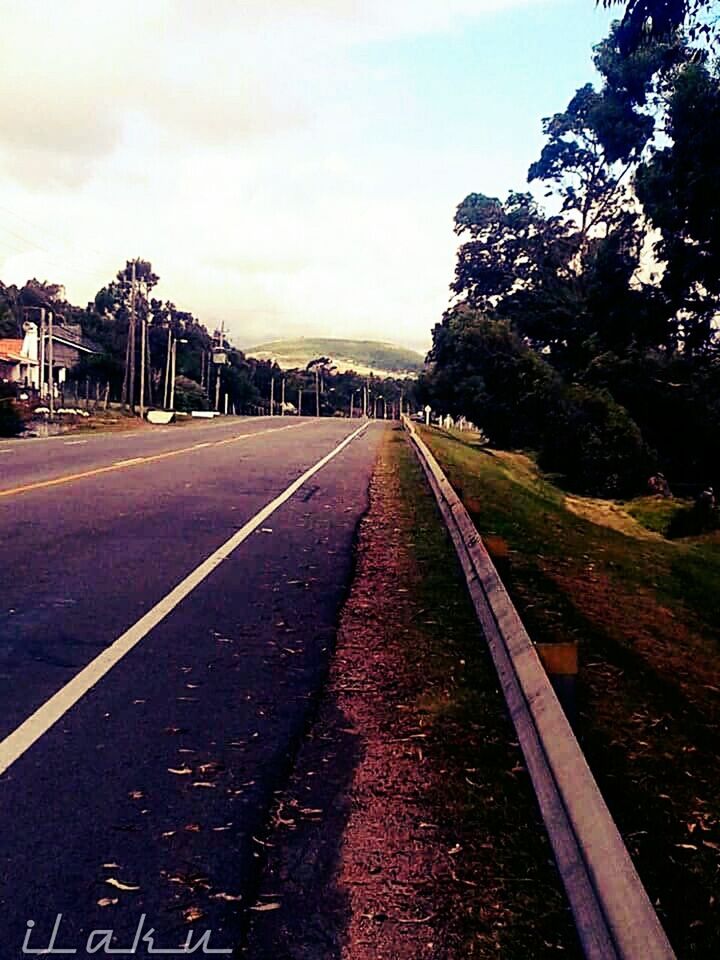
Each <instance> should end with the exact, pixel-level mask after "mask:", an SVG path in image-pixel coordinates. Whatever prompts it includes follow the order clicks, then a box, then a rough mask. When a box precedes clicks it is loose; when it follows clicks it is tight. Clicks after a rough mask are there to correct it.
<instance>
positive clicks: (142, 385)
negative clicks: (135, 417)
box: [140, 311, 147, 420]
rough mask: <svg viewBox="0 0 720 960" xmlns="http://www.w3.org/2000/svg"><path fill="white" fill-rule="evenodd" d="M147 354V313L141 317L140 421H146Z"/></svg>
mask: <svg viewBox="0 0 720 960" xmlns="http://www.w3.org/2000/svg"><path fill="white" fill-rule="evenodd" d="M146 353H147V324H146V323H145V311H143V315H142V316H141V317H140V419H141V420H144V419H145V355H146Z"/></svg>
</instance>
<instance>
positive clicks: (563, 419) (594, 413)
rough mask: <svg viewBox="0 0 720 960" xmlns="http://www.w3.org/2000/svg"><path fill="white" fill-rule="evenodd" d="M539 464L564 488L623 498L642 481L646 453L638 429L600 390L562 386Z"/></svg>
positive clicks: (648, 465) (648, 468)
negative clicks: (559, 476)
mask: <svg viewBox="0 0 720 960" xmlns="http://www.w3.org/2000/svg"><path fill="white" fill-rule="evenodd" d="M551 426H552V429H548V430H546V432H545V438H544V442H543V445H542V449H541V453H540V458H539V463H540V466H541V467H542V468H543V469H545V470H549V471H552V472H557V473H560V474H562V476H563V478H564V482H565V484H566V486H568V487H569V488H571V489H573V490H576V491H577V492H579V493H586V494H591V495H594V496H601V497H607V496H616V497H617V496H627V495H631V494H632V493H635V492H637V491H638V490H639V489H642V487H643V486H644V484H645V481H646V479H647V476H648V474H649V472H650V471H651V469H652V457H651V455H650V453H649V451H648V449H647V447H646V445H645V442H644V441H643V438H642V434H641V433H640V428H639V427H638V425H637V424H636V423H635V421H634V420H633V419H632V418H631V417H630V415H629V413H628V412H627V410H626V409H625V408H624V407H621V406H620V405H619V404H617V403H616V402H615V401H614V400H613V398H612V397H611V396H610V394H609V393H607V392H606V391H604V390H593V389H589V388H587V387H580V386H571V387H567V388H566V389H565V390H564V391H563V392H562V394H561V396H560V397H559V400H558V403H557V406H556V409H555V410H554V411H553V412H552V423H551Z"/></svg>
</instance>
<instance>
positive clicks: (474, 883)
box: [384, 433, 579, 960]
mask: <svg viewBox="0 0 720 960" xmlns="http://www.w3.org/2000/svg"><path fill="white" fill-rule="evenodd" d="M384 455H385V456H386V457H387V459H388V461H389V464H390V467H391V469H392V470H393V472H394V473H395V474H396V475H397V479H398V489H397V493H398V498H397V509H398V514H399V518H400V519H401V522H402V526H403V529H404V531H405V532H406V536H407V537H409V538H410V539H409V542H408V547H409V549H410V553H411V556H412V562H413V575H412V576H411V591H410V601H411V603H410V609H409V610H408V614H409V615H410V616H412V618H413V621H414V623H415V624H416V626H418V627H419V630H420V633H421V640H420V641H418V639H417V638H414V639H413V644H412V646H408V647H407V648H406V657H407V658H408V661H409V662H408V669H409V670H410V671H412V670H413V669H414V670H417V669H418V668H420V669H422V671H423V683H422V686H423V689H422V692H421V693H420V694H419V696H418V698H417V701H416V703H417V707H418V708H419V710H420V711H421V712H422V713H423V714H424V715H425V723H426V724H427V725H428V728H429V731H430V739H429V740H428V747H427V750H428V752H429V758H430V760H431V761H432V764H433V767H434V769H435V770H436V771H437V776H436V777H434V778H433V779H432V780H431V781H430V790H431V799H432V803H433V805H434V807H435V810H436V811H437V814H436V815H437V817H438V818H439V820H440V822H441V825H442V826H443V828H444V829H445V831H446V832H447V835H448V837H453V838H455V843H456V845H457V847H458V849H457V856H456V863H455V870H454V871H453V874H454V875H453V881H454V883H453V884H450V886H449V887H448V888H447V889H446V895H447V898H448V910H449V912H450V914H451V915H452V917H453V920H454V928H455V931H456V934H455V940H456V943H455V949H456V951H457V952H456V954H453V955H457V956H468V957H486V956H488V957H489V956H500V957H503V958H518V960H526V958H528V957H533V958H543V957H550V956H557V955H558V953H562V955H564V956H579V947H578V946H577V942H576V938H575V933H574V930H573V927H572V922H571V919H570V915H569V910H568V908H567V906H566V902H565V898H564V894H563V892H562V887H561V884H560V880H559V877H558V875H557V873H556V870H555V866H554V862H553V858H552V852H551V850H550V846H549V843H548V841H547V838H546V836H545V831H544V827H543V825H542V822H541V820H540V816H539V813H538V811H537V808H536V803H535V798H534V795H533V792H532V787H531V784H530V781H529V778H528V776H527V774H526V772H525V769H524V766H523V763H522V755H521V753H520V749H519V746H518V744H517V742H516V741H515V732H514V729H513V727H512V724H511V723H510V720H509V718H508V717H507V716H506V713H505V705H504V700H503V698H502V694H501V693H500V691H499V688H498V682H497V676H496V673H495V668H494V666H493V663H492V660H491V658H490V654H489V651H488V649H487V647H486V646H485V644H484V641H483V639H482V636H481V634H480V630H479V627H478V624H477V620H476V616H475V611H474V609H473V607H472V604H471V602H470V598H469V595H468V594H467V590H466V588H465V584H464V578H463V574H462V571H461V569H460V565H459V562H458V560H457V556H456V554H455V550H454V547H453V545H452V542H451V540H450V537H449V534H448V533H447V530H446V529H445V526H444V523H443V521H442V518H441V516H440V513H439V511H438V508H437V506H436V504H435V501H434V498H433V495H432V493H431V492H430V490H429V488H428V486H427V483H426V480H425V477H424V474H423V473H422V469H421V467H420V465H419V463H418V462H417V459H416V457H415V455H414V454H413V452H412V450H411V449H410V448H409V446H408V444H407V443H406V442H405V441H404V438H402V437H401V436H400V435H399V433H394V434H393V435H392V440H391V441H390V442H389V444H388V447H387V450H386V453H385V454H384Z"/></svg>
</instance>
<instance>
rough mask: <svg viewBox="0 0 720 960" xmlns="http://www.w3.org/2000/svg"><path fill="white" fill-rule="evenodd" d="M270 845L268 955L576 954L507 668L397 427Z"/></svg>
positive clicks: (256, 937)
mask: <svg viewBox="0 0 720 960" xmlns="http://www.w3.org/2000/svg"><path fill="white" fill-rule="evenodd" d="M265 844H266V846H264V847H263V850H264V853H265V855H266V864H265V870H264V874H263V881H262V885H261V888H260V891H259V895H258V898H257V902H256V904H255V907H254V910H253V921H252V923H251V929H250V935H249V942H248V945H247V955H248V956H252V957H253V958H255V960H264V958H267V960H270V958H273V960H301V958H302V960H308V958H311V957H312V958H319V957H323V958H330V957H337V958H343V960H369V958H379V957H387V958H393V960H404V958H423V957H428V958H429V957H443V958H456V957H457V958H460V957H468V956H472V957H490V956H493V957H497V956H502V957H504V958H505V957H510V958H512V957H518V958H520V957H522V958H526V957H527V956H533V957H537V958H542V957H546V956H556V955H557V953H558V952H559V951H562V952H563V955H564V956H566V957H567V956H576V955H578V954H577V950H578V948H577V946H576V943H575V938H574V934H573V931H572V925H571V923H570V919H569V914H568V911H567V908H566V906H565V902H564V898H563V895H562V893H561V890H560V884H559V880H558V879H557V876H556V874H555V870H554V866H553V865H552V862H551V861H552V858H551V853H550V850H549V846H548V844H547V841H546V840H545V836H544V833H543V828H542V826H541V823H540V820H539V815H538V814H537V811H536V808H535V803H534V799H533V797H532V792H531V789H530V785H529V781H528V778H527V776H526V774H525V771H524V768H523V766H522V760H521V755H520V752H519V748H518V746H517V744H516V743H515V740H514V733H513V730H512V727H511V725H510V723H509V720H508V719H507V718H506V716H505V714H504V707H503V702H502V698H501V696H500V694H499V692H498V690H497V685H496V680H495V675H494V672H493V667H492V663H491V661H490V658H489V655H488V654H487V652H486V650H485V648H484V645H483V642H482V639H481V637H480V636H479V632H478V628H477V625H476V622H475V619H474V613H473V611H472V607H471V605H470V602H469V598H468V597H467V595H466V592H465V589H464V586H463V584H462V581H461V578H460V572H459V567H458V564H457V561H456V558H455V556H454V553H453V552H452V547H451V544H450V542H449V538H448V536H447V534H446V533H445V531H444V529H443V528H442V526H441V522H440V519H439V515H438V513H437V511H436V508H435V505H434V502H433V501H432V499H431V495H430V493H429V491H428V490H427V488H426V486H425V484H424V479H423V477H422V474H421V472H420V468H419V465H418V464H417V463H416V461H415V460H414V458H413V455H412V453H411V451H410V450H409V448H408V446H407V444H406V442H405V440H404V437H403V435H402V433H400V432H399V431H393V432H392V433H388V436H387V438H386V440H385V442H384V444H383V447H382V450H381V453H380V456H379V459H378V463H377V467H376V470H375V473H374V476H373V480H372V484H371V490H370V508H369V512H368V514H367V515H366V517H365V519H364V521H363V523H362V525H361V529H360V533H359V538H358V546H357V558H356V571H355V577H354V579H353V583H352V586H351V589H350V593H349V596H348V599H347V602H346V604H345V607H344V610H343V613H342V617H341V622H340V627H339V631H338V638H337V648H336V653H335V657H334V660H333V663H332V666H331V669H330V675H329V679H328V685H327V688H326V692H325V695H324V697H323V699H322V702H321V704H320V707H319V712H318V716H317V719H316V722H315V724H314V725H313V727H312V729H311V731H310V733H309V735H308V736H307V738H306V740H305V742H304V744H303V746H302V748H301V750H300V753H299V756H298V761H297V764H296V766H295V769H294V773H293V776H292V778H291V782H290V784H289V786H288V788H287V790H285V791H284V792H283V793H282V794H281V795H279V796H278V798H277V804H276V807H275V813H274V820H273V824H272V828H271V830H270V832H269V835H268V836H267V838H266V840H265Z"/></svg>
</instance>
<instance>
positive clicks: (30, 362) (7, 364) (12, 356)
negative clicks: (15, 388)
mask: <svg viewBox="0 0 720 960" xmlns="http://www.w3.org/2000/svg"><path fill="white" fill-rule="evenodd" d="M26 339H27V337H26ZM26 339H25V340H0V381H4V382H5V383H8V382H9V383H22V384H25V385H31V386H32V385H36V384H37V382H38V376H39V363H38V360H37V334H36V336H35V348H36V355H35V356H34V357H33V356H30V355H28V353H27V352H26Z"/></svg>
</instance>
